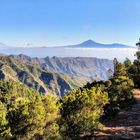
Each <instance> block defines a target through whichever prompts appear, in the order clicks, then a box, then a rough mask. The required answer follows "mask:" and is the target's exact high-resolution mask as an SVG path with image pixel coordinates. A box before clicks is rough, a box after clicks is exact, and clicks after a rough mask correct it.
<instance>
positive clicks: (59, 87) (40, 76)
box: [0, 54, 113, 97]
mask: <svg viewBox="0 0 140 140" xmlns="http://www.w3.org/2000/svg"><path fill="white" fill-rule="evenodd" d="M108 69H112V71H113V62H112V61H111V60H107V59H97V58H81V57H76V58H72V57H67V58H59V57H52V58H50V57H46V58H37V57H36V58H31V57H29V56H26V55H23V54H21V55H10V56H0V79H6V80H9V79H12V80H14V81H19V82H22V83H24V84H26V85H28V86H30V87H33V88H35V89H36V90H38V91H39V92H42V93H53V94H56V95H57V96H59V97H61V96H63V95H64V94H65V92H66V91H69V90H71V89H73V88H76V87H80V86H83V85H84V84H86V83H87V82H90V81H93V80H101V79H103V80H106V79H107V78H108Z"/></svg>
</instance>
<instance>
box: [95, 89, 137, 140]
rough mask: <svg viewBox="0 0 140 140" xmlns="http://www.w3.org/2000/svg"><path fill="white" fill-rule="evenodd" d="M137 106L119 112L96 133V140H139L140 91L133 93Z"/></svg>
mask: <svg viewBox="0 0 140 140" xmlns="http://www.w3.org/2000/svg"><path fill="white" fill-rule="evenodd" d="M133 93H134V97H135V98H136V100H137V104H135V105H133V106H132V108H131V109H129V110H127V111H123V112H120V113H119V114H118V115H117V116H116V117H115V118H113V119H112V120H110V122H109V123H107V124H105V127H104V128H103V129H102V130H101V131H99V132H97V133H96V136H97V138H96V139H97V140H127V139H128V140H140V89H135V90H134V91H133Z"/></svg>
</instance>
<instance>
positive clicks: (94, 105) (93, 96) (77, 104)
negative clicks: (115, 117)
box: [61, 87, 108, 139]
mask: <svg viewBox="0 0 140 140" xmlns="http://www.w3.org/2000/svg"><path fill="white" fill-rule="evenodd" d="M61 103H62V108H61V115H62V121H63V123H64V125H65V136H67V137H70V138H72V139H78V138H79V136H80V134H82V133H86V132H92V131H94V130H95V129H97V128H99V127H100V126H101V123H100V121H99V119H100V117H101V115H103V112H104V110H103V107H104V106H105V104H107V103H108V94H107V93H106V92H103V91H102V90H101V88H95V87H93V88H91V89H86V88H85V89H78V90H73V91H72V92H71V93H70V94H69V95H67V96H65V97H63V98H62V100H61Z"/></svg>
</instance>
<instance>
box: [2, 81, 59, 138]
mask: <svg viewBox="0 0 140 140" xmlns="http://www.w3.org/2000/svg"><path fill="white" fill-rule="evenodd" d="M0 93H1V94H0V130H1V131H0V136H1V137H2V138H5V139H6V138H9V139H10V138H11V139H15V140H16V139H17V140H26V139H28V140H30V139H47V140H49V139H52V137H54V136H55V137H56V138H58V139H60V135H59V126H58V124H57V121H58V118H59V116H60V115H59V106H58V105H57V100H56V98H55V97H54V96H52V95H48V96H42V95H40V94H39V93H38V92H37V91H35V90H33V89H31V88H28V87H26V86H24V85H23V84H19V83H16V82H12V81H9V82H5V81H0Z"/></svg>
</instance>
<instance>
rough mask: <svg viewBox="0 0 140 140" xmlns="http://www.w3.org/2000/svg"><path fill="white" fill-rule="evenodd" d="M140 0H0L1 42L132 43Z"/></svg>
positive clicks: (139, 32) (138, 28) (138, 33)
mask: <svg viewBox="0 0 140 140" xmlns="http://www.w3.org/2000/svg"><path fill="white" fill-rule="evenodd" d="M139 6H140V0H0V42H3V43H5V44H9V45H16V46H22V45H25V44H30V43H31V44H33V45H36V46H37V45H47V46H53V45H66V44H76V43H79V42H82V41H85V40H87V39H93V40H94V41H97V42H102V43H114V42H119V43H124V44H129V45H134V44H135V42H136V41H137V40H138V38H139V37H140V8H139Z"/></svg>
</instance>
